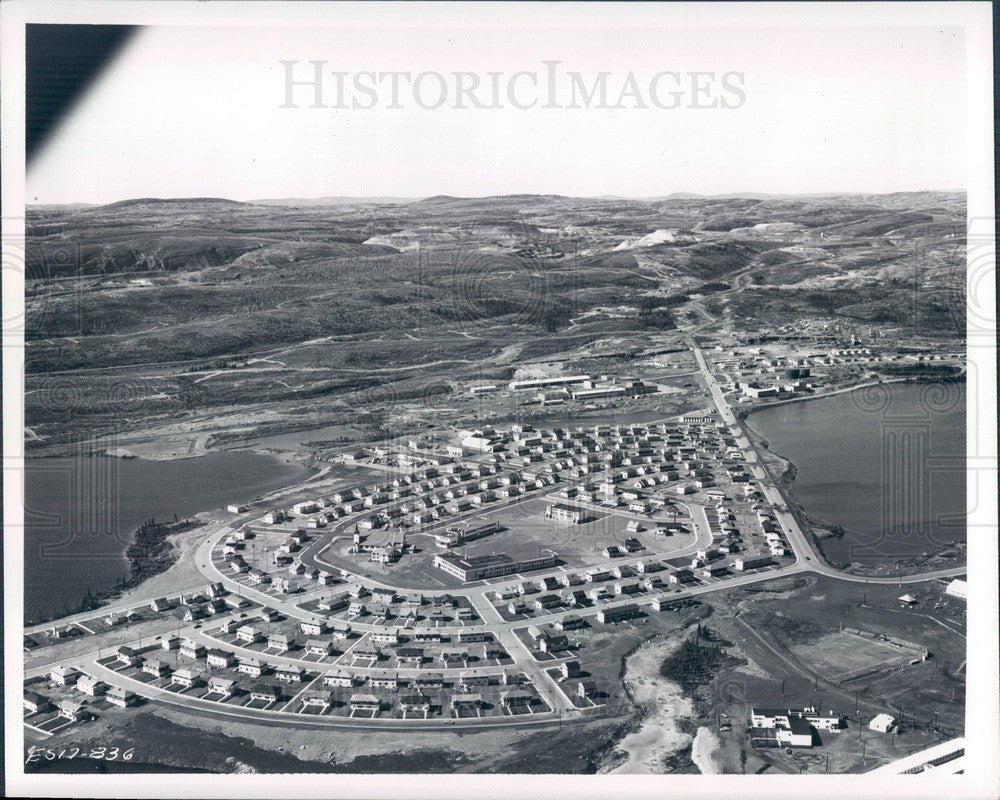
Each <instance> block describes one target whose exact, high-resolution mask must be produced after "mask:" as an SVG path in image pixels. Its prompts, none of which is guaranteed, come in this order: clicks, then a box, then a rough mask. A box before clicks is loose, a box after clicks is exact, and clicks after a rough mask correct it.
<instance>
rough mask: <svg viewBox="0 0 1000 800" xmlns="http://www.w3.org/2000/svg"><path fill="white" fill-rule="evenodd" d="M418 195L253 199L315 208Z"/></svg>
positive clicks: (388, 202) (380, 202)
mask: <svg viewBox="0 0 1000 800" xmlns="http://www.w3.org/2000/svg"><path fill="white" fill-rule="evenodd" d="M418 199H419V198H417V197H349V196H346V195H345V196H330V197H274V198H267V199H264V200H253V201H251V202H253V203H254V204H255V205H259V206H298V207H301V208H313V207H316V206H379V205H397V204H402V203H413V202H415V201H416V200H418Z"/></svg>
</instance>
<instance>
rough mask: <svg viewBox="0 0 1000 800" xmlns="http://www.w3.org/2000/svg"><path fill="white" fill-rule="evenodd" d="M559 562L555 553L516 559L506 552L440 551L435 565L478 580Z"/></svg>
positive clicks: (542, 567)
mask: <svg viewBox="0 0 1000 800" xmlns="http://www.w3.org/2000/svg"><path fill="white" fill-rule="evenodd" d="M558 563H559V558H558V557H557V556H555V555H549V556H540V557H538V558H529V559H523V560H520V561H518V560H516V559H514V558H511V556H509V555H507V554H506V553H495V554H492V555H483V556H463V555H459V554H458V553H440V554H438V555H436V556H434V566H435V567H437V568H438V569H441V570H444V571H445V572H447V573H448V574H450V575H454V576H455V577H456V578H459V579H461V580H462V581H466V582H468V581H478V580H482V579H484V578H495V577H497V576H499V575H513V574H516V573H520V572H530V571H532V570H536V569H545V568H547V567H554V566H556V565H557V564H558Z"/></svg>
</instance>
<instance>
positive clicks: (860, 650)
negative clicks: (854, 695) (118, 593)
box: [789, 631, 919, 679]
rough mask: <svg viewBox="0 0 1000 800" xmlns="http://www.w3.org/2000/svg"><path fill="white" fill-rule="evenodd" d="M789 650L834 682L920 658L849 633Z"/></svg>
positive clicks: (912, 653)
mask: <svg viewBox="0 0 1000 800" xmlns="http://www.w3.org/2000/svg"><path fill="white" fill-rule="evenodd" d="M789 649H790V650H791V651H792V652H793V653H795V655H797V656H798V657H799V658H801V659H802V660H803V661H805V662H807V663H808V664H811V665H812V666H813V667H815V668H816V669H817V670H818V671H819V672H821V673H823V674H825V675H826V676H827V677H828V678H831V679H836V678H837V677H838V676H842V675H843V676H846V675H848V674H852V673H855V672H858V671H863V670H865V669H876V668H882V667H889V666H897V665H901V664H908V663H909V662H910V660H911V659H913V658H915V657H918V656H919V653H917V652H916V651H914V650H904V649H903V648H900V647H895V646H893V645H890V644H888V643H887V642H880V641H875V640H872V639H868V638H865V637H863V636H857V635H856V634H853V633H848V632H847V631H835V632H833V633H828V634H826V635H824V636H821V637H820V638H819V639H817V640H816V641H814V642H810V643H809V644H798V645H792V646H791V647H789Z"/></svg>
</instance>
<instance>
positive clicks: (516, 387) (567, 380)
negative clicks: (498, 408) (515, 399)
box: [507, 375, 590, 392]
mask: <svg viewBox="0 0 1000 800" xmlns="http://www.w3.org/2000/svg"><path fill="white" fill-rule="evenodd" d="M589 380H590V376H589V375H567V376H565V377H558V378H531V379H530V380H524V381H511V382H510V383H508V384H507V388H508V389H510V390H511V391H514V392H517V391H521V390H522V389H547V388H549V387H550V386H570V385H572V384H574V383H584V382H585V381H589Z"/></svg>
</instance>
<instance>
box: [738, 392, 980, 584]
mask: <svg viewBox="0 0 1000 800" xmlns="http://www.w3.org/2000/svg"><path fill="white" fill-rule="evenodd" d="M939 382H941V379H940V378H934V377H930V376H925V377H912V376H907V377H905V378H892V379H889V380H885V381H875V382H871V383H866V384H858V385H856V386H850V387H844V388H842V389H838V390H836V391H833V392H827V393H825V394H821V395H810V396H807V397H795V398H789V399H787V400H778V401H775V402H773V403H765V404H763V405H759V406H755V407H754V408H753V409H750V410H747V409H744V410H743V414H742V415H741V419H742V421H743V422H745V423H746V424H745V428H746V429H747V431H748V433H749V435H750V440H751V442H752V443H753V444H754V445H755V446H756V447H758V448H760V449H761V450H763V451H764V452H765V453H767V455H768V456H770V457H771V459H774V460H777V461H779V462H780V463H781V464H782V472H781V474H780V475H779V474H776V473H775V470H774V469H773V467H772V466H771V463H770V462H769V460H768V459H766V458H762V459H761V461H762V466H763V467H764V469H765V470H766V471H767V472H768V473H769V474H770V475H771V476H772V478H774V480H775V481H776V482H777V483H778V484H779V486H780V487H781V489H782V493H783V494H784V495H785V498H786V500H787V501H788V510H789V512H790V513H791V514H792V515H793V516H795V518H796V519H797V520H798V521H799V525H800V526H801V527H802V528H803V530H804V531H805V532H806V534H807V535H808V536H809V538H810V540H811V542H812V544H813V547H814V548H815V550H816V553H817V555H818V556H819V557H820V558H821V559H822V561H823V563H825V564H826V565H827V566H829V567H831V568H833V569H835V570H837V571H839V572H844V573H846V574H849V575H857V576H859V577H886V576H887V575H888V576H889V577H900V578H905V577H907V576H908V575H911V574H916V573H917V572H919V571H920V563H919V561H927V560H930V559H933V558H937V557H940V556H941V554H943V553H947V552H948V551H949V550H951V549H953V548H956V547H958V548H960V549H964V547H965V546H966V543H965V542H958V543H952V544H947V545H941V546H940V547H938V548H937V549H935V550H934V551H933V552H930V553H929V554H928V555H926V556H924V555H921V556H917V555H896V556H891V557H890V558H889V559H888V563H887V562H885V561H883V562H882V563H880V564H878V565H866V564H863V563H860V562H857V561H846V560H841V559H837V560H834V559H833V558H831V556H830V554H829V552H828V551H827V549H826V548H825V547H824V542H827V541H829V540H840V539H844V538H845V537H847V536H848V533H849V531H847V530H845V528H844V527H843V525H841V524H840V523H839V522H837V521H835V520H828V519H824V518H822V517H819V516H816V515H814V514H812V513H811V512H809V511H808V510H807V509H806V508H805V506H804V505H803V504H802V502H801V501H800V500H799V499H798V497H797V496H796V493H795V488H794V485H793V484H794V482H795V479H796V477H797V475H798V468H797V467H796V465H795V462H793V461H792V460H791V459H790V458H788V457H787V456H785V455H783V454H781V453H778V452H776V451H774V450H772V449H771V446H770V442H768V441H767V440H766V439H765V438H764V437H763V435H762V434H761V433H760V432H758V431H757V430H756V429H755V428H754V427H753V426H752V425H751V424H750V421H749V418H750V416H751V415H753V414H754V413H756V412H758V411H764V410H766V409H769V408H773V407H777V406H781V405H787V404H789V403H797V402H802V401H806V400H819V399H822V398H825V397H833V396H835V395H839V394H845V393H849V392H852V391H857V390H859V389H864V388H867V387H870V386H879V385H884V384H899V383H903V384H920V383H924V384H926V383H939ZM947 382H950V383H965V382H966V381H965V374H964V373H962V374H960V375H957V376H948V377H947ZM816 528H821V529H825V530H827V531H829V532H830V535H829V536H824V537H820V536H818V535H817V534H816V531H815V529H816ZM858 533H861V532H858ZM963 566H964V565H963Z"/></svg>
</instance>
